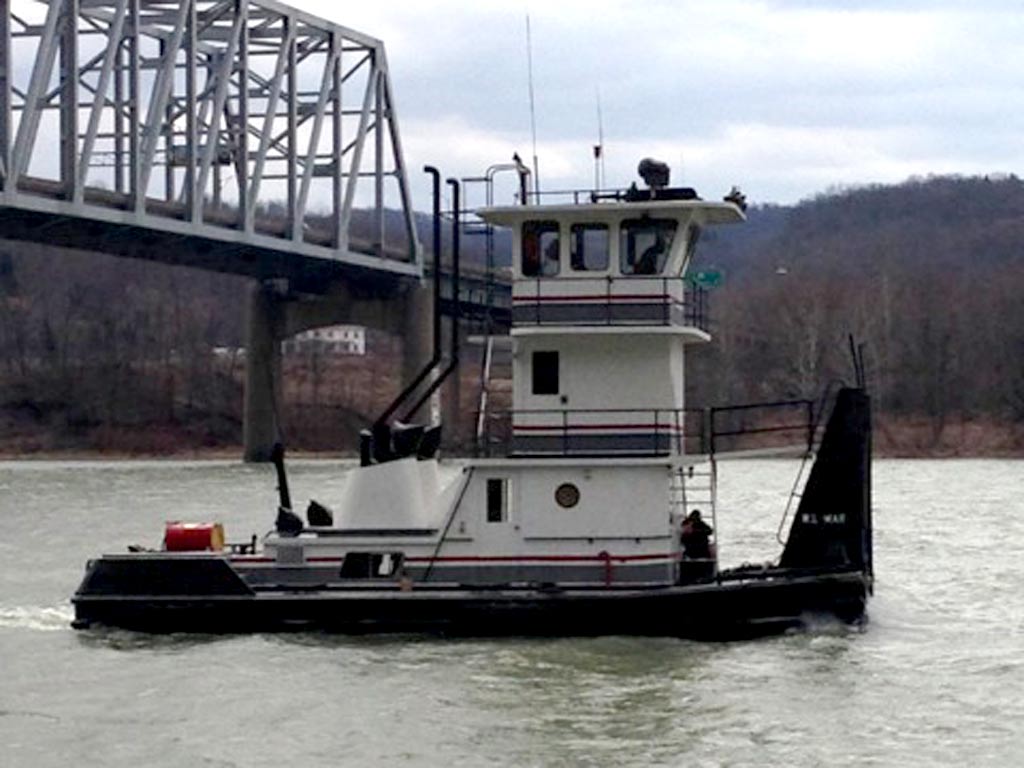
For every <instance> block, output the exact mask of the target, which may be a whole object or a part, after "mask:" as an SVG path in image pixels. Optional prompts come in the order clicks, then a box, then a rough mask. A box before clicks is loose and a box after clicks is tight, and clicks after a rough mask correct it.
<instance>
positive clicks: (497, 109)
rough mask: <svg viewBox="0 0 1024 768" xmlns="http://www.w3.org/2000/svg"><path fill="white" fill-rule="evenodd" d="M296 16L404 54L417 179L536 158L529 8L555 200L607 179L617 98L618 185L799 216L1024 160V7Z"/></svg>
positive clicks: (333, 0) (789, 2) (321, 8)
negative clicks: (738, 195)
mask: <svg viewBox="0 0 1024 768" xmlns="http://www.w3.org/2000/svg"><path fill="white" fill-rule="evenodd" d="M292 4H294V5H297V6H299V7H301V8H304V9H306V10H309V11H311V12H313V13H316V14H318V15H320V16H323V17H325V18H327V19H329V20H331V21H334V22H336V23H339V24H343V25H345V26H348V27H351V28H353V29H356V30H359V31H361V32H365V33H367V34H371V35H373V36H375V37H379V38H381V39H382V40H384V42H385V45H386V49H387V53H388V59H389V64H390V69H391V78H392V82H393V85H394V89H395V96H396V103H397V108H398V116H399V121H400V127H401V133H402V139H403V142H404V148H405V154H406V160H407V163H408V165H409V167H410V169H415V170H414V174H418V173H419V171H418V169H419V167H420V166H422V165H423V164H424V163H427V162H430V163H433V164H436V165H438V166H440V167H441V168H442V170H444V171H445V173H446V174H448V175H454V176H467V175H476V174H479V173H480V172H481V171H482V170H483V169H484V168H485V167H486V166H488V165H490V164H492V163H495V162H505V161H507V160H509V159H510V158H511V155H512V152H513V151H518V152H519V153H520V154H521V155H522V156H523V157H524V158H526V159H527V160H529V157H530V155H531V154H532V149H531V139H530V117H529V98H528V86H527V83H528V79H527V55H526V16H527V13H529V16H530V23H531V28H532V37H533V71H534V87H535V94H536V114H537V118H536V119H537V139H538V155H539V157H540V176H541V180H542V186H543V187H545V188H566V187H582V186H589V185H590V184H591V183H592V181H593V177H594V165H593V160H592V155H591V152H592V145H593V144H594V143H595V142H596V138H597V131H598V120H597V100H598V92H600V101H601V105H602V112H603V125H604V139H605V148H606V179H607V182H608V185H609V186H624V185H626V184H628V183H629V182H630V181H631V180H633V178H634V177H635V168H636V164H637V161H638V160H639V159H640V158H642V157H644V156H653V157H656V158H659V159H662V160H665V161H667V162H668V163H669V164H670V165H671V166H672V169H673V177H672V181H673V183H683V184H688V185H692V186H695V187H697V189H698V191H699V192H700V193H701V194H702V195H703V196H705V197H709V198H710V197H718V196H720V195H722V194H725V193H726V192H727V191H728V189H729V187H730V186H731V185H733V184H738V185H739V186H741V188H742V189H743V190H744V191H745V192H747V194H748V196H749V197H750V198H751V199H752V200H753V201H755V202H777V203H792V202H796V201H797V200H800V199H802V198H805V197H809V196H812V195H814V194H816V193H818V192H822V191H825V190H827V189H829V188H832V187H835V186H846V185H857V184H865V183H874V182H899V181H903V180H905V179H906V178H908V177H910V176H913V175H927V174H935V173H943V174H944V173H960V174H983V173H1000V172H1014V171H1017V170H1018V168H1019V166H1020V165H1021V161H1022V155H1024V152H1022V150H1021V143H1022V140H1024V135H1022V134H1024V131H1022V127H1024V126H1022V123H1024V118H1022V111H1021V107H1022V106H1024V2H1019V1H1018V2H1005V3H1000V2H994V1H993V0H975V1H974V2H942V1H941V0H933V2H923V1H921V2H916V1H914V0H903V1H900V0H890V1H889V2H880V1H877V2H876V1H868V2H856V3H854V2H839V1H838V0H833V1H831V2H829V1H824V0H823V1H821V2H810V0H807V1H806V2H800V1H799V0H762V1H761V2H756V1H754V0H714V1H713V2H712V1H711V0H705V1H704V2H691V1H688V0H683V1H680V0H673V1H670V0H633V1H632V2H626V1H621V2H620V1H617V0H557V2H556V1H555V0H547V2H539V1H537V0H507V1H499V0H475V2H456V0H430V1H427V0H379V1H378V2H362V3H341V2H337V0H292ZM423 188H424V187H423V185H422V183H421V182H419V181H416V182H415V195H416V206H417V207H418V208H426V207H427V206H428V205H429V203H428V201H426V200H425V199H424V195H423V192H422V190H423Z"/></svg>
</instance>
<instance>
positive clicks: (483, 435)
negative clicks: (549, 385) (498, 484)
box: [476, 336, 512, 455]
mask: <svg viewBox="0 0 1024 768" xmlns="http://www.w3.org/2000/svg"><path fill="white" fill-rule="evenodd" d="M483 344H484V350H483V356H482V359H481V365H480V396H479V402H478V404H477V412H476V444H477V448H478V450H479V451H482V452H483V454H484V455H489V451H490V448H491V446H489V445H485V444H484V443H485V442H486V441H487V440H488V439H489V438H490V436H491V433H490V429H489V428H488V427H489V422H490V419H491V418H492V416H493V414H494V412H495V410H508V409H509V408H510V407H511V399H512V337H511V336H486V337H485V338H484V339H483ZM499 439H500V438H499Z"/></svg>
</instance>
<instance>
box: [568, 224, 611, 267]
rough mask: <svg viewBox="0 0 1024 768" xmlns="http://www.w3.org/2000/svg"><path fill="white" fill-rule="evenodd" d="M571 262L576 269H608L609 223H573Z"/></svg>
mask: <svg viewBox="0 0 1024 768" xmlns="http://www.w3.org/2000/svg"><path fill="white" fill-rule="evenodd" d="M569 242H570V244H571V246H572V250H571V252H570V254H569V263H570V264H571V265H572V268H573V269H574V270H576V271H585V272H604V271H605V270H606V269H608V225H607V224H573V226H572V238H571V239H570V241H569Z"/></svg>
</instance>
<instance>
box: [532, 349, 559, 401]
mask: <svg viewBox="0 0 1024 768" xmlns="http://www.w3.org/2000/svg"><path fill="white" fill-rule="evenodd" d="M530 362H531V365H530V368H531V371H530V374H531V379H532V382H531V383H532V384H533V386H532V390H533V394H535V395H557V394H558V352H552V351H546V350H545V351H543V352H534V353H533V356H532V357H531V359H530Z"/></svg>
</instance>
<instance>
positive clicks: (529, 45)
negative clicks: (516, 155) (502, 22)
mask: <svg viewBox="0 0 1024 768" xmlns="http://www.w3.org/2000/svg"><path fill="white" fill-rule="evenodd" d="M526 68H527V76H528V78H529V85H530V133H531V135H532V137H533V194H534V198H536V199H538V200H539V199H540V169H539V167H538V166H537V111H536V109H535V107H534V100H533V38H532V37H531V35H530V14H526Z"/></svg>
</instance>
